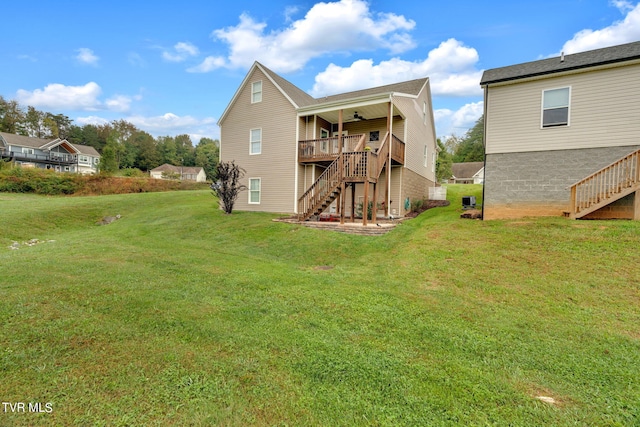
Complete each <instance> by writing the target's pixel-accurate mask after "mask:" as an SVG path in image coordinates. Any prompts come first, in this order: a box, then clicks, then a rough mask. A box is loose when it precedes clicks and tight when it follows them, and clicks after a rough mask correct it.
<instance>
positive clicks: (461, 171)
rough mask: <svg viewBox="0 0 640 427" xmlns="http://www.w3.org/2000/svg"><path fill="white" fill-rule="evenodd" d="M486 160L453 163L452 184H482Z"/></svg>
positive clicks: (450, 181)
mask: <svg viewBox="0 0 640 427" xmlns="http://www.w3.org/2000/svg"><path fill="white" fill-rule="evenodd" d="M483 182H484V162H466V163H454V164H452V165H451V178H449V183H451V184H482V183H483Z"/></svg>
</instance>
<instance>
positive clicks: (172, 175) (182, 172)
mask: <svg viewBox="0 0 640 427" xmlns="http://www.w3.org/2000/svg"><path fill="white" fill-rule="evenodd" d="M149 174H150V175H151V178H156V179H180V180H184V181H195V182H205V181H206V180H207V175H206V174H205V172H204V169H203V168H201V167H194V166H174V165H170V164H168V163H165V164H164V165H162V166H158V167H157V168H154V169H151V171H150V172H149Z"/></svg>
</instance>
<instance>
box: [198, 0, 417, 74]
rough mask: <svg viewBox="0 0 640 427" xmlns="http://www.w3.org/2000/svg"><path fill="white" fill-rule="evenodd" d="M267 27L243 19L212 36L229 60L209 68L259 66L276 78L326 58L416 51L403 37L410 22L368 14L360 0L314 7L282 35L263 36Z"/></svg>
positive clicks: (280, 33) (278, 31)
mask: <svg viewBox="0 0 640 427" xmlns="http://www.w3.org/2000/svg"><path fill="white" fill-rule="evenodd" d="M288 16H290V15H288ZM266 27H267V24H266V23H264V22H257V21H255V20H254V19H253V18H252V17H250V16H249V15H247V14H242V15H241V16H240V22H239V23H238V25H237V26H235V27H227V28H224V29H218V30H215V31H213V33H212V36H213V37H214V38H215V39H217V40H220V41H222V42H224V43H226V44H227V45H228V46H229V55H228V58H227V59H226V60H225V61H224V62H220V61H216V62H215V63H210V64H211V65H215V67H217V68H219V67H222V66H225V67H229V68H248V67H249V66H251V64H253V62H254V61H255V60H258V61H260V62H262V63H264V64H265V65H267V66H268V67H269V68H272V69H273V70H274V71H276V72H291V71H296V70H299V69H301V68H302V67H304V65H305V64H306V63H307V62H308V61H309V60H310V59H312V58H315V57H318V56H321V55H324V54H327V53H330V52H351V51H372V50H377V49H380V48H383V49H387V50H388V51H390V52H391V53H393V54H397V53H401V52H404V51H406V50H409V49H412V48H414V47H415V43H414V41H413V39H412V38H411V36H410V35H409V34H408V31H410V30H412V29H413V28H414V27H415V22H414V21H412V20H409V19H406V18H405V17H404V16H400V15H395V14H393V13H372V12H371V11H370V9H369V3H368V2H366V1H364V0H340V1H338V2H333V3H324V2H322V3H317V4H315V5H314V6H313V7H312V8H311V9H310V10H309V11H308V12H307V14H306V15H305V17H304V18H302V19H299V20H297V21H293V22H292V23H291V24H290V25H289V27H287V28H285V29H283V30H277V31H271V32H266ZM205 68H206V67H205V66H204V65H203V69H205Z"/></svg>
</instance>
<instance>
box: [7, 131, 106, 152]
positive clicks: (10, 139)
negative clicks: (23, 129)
mask: <svg viewBox="0 0 640 427" xmlns="http://www.w3.org/2000/svg"><path fill="white" fill-rule="evenodd" d="M0 139H2V140H4V141H5V142H6V143H7V144H9V145H15V146H17V147H28V148H38V149H40V150H50V149H52V148H54V147H57V146H58V145H65V146H67V147H69V148H72V149H74V150H75V154H85V155H88V156H94V157H100V153H98V151H97V150H96V149H95V148H94V147H91V146H89V145H81V144H72V143H70V142H69V141H67V140H66V139H60V138H32V137H30V136H24V135H16V134H13V133H6V132H0ZM69 148H66V149H67V151H68V149H69Z"/></svg>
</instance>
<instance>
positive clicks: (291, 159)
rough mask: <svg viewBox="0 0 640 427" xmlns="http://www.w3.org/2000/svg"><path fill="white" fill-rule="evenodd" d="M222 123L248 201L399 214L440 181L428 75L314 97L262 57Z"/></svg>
mask: <svg viewBox="0 0 640 427" xmlns="http://www.w3.org/2000/svg"><path fill="white" fill-rule="evenodd" d="M219 125H220V132H221V144H220V159H221V161H223V162H226V161H232V160H233V161H235V162H236V164H238V165H239V166H240V167H242V168H243V169H245V170H246V175H245V178H244V180H243V182H242V184H244V185H246V186H247V188H248V191H247V192H245V193H243V194H241V196H240V197H239V198H238V200H237V201H236V205H235V208H236V209H238V210H252V211H267V212H276V213H291V214H297V215H298V217H299V218H300V219H307V218H310V217H312V216H314V215H319V214H321V213H323V212H324V213H334V214H336V215H337V214H340V216H341V217H344V215H345V214H351V213H353V212H354V211H357V209H358V206H363V207H367V206H369V203H371V206H376V207H379V209H376V210H377V212H376V213H377V215H384V216H387V215H395V216H398V215H404V213H405V212H406V211H407V210H408V209H409V208H410V206H411V201H412V200H414V199H422V198H426V197H427V195H428V192H429V191H428V190H429V188H430V187H433V186H434V185H435V181H436V178H435V160H436V137H435V129H434V120H433V112H432V104H431V89H430V85H429V79H428V78H422V79H416V80H411V81H407V82H401V83H397V84H391V85H386V86H382V87H377V88H371V89H365V90H360V91H355V92H349V93H342V94H337V95H332V96H327V97H322V98H314V97H312V96H310V95H309V94H307V93H306V92H304V91H303V90H301V89H299V88H297V87H296V86H295V85H293V84H292V83H290V82H288V81H287V80H285V79H284V78H282V77H280V76H279V75H277V74H276V73H274V72H273V71H271V70H269V69H268V68H267V67H265V66H264V65H262V64H260V63H258V62H256V63H254V65H253V66H252V67H251V69H250V70H249V72H248V74H247V75H246V77H245V79H244V80H243V82H242V83H241V85H240V87H239V88H238V90H237V91H236V93H235V95H234V96H233V98H232V99H231V101H230V103H229V105H228V106H227V108H226V109H225V111H224V113H223V114H222V115H221V118H220V120H219ZM363 222H366V215H363Z"/></svg>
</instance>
